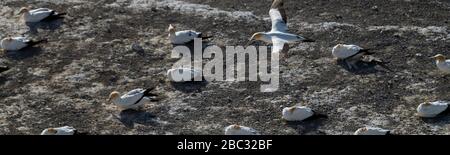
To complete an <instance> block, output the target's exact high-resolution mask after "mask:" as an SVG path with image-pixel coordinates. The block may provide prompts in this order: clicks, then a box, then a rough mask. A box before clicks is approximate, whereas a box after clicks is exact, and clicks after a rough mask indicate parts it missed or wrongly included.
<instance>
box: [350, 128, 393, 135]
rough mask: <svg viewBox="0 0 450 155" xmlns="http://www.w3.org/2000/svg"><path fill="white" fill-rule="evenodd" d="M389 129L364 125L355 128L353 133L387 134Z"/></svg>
mask: <svg viewBox="0 0 450 155" xmlns="http://www.w3.org/2000/svg"><path fill="white" fill-rule="evenodd" d="M389 134H390V131H389V130H385V129H382V128H375V127H364V128H359V129H358V130H356V132H355V133H354V135H389Z"/></svg>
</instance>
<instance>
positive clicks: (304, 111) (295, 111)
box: [282, 106, 326, 121]
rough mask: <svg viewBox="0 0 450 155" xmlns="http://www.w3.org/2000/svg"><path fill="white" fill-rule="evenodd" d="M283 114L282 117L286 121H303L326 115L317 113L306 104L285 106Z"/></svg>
mask: <svg viewBox="0 0 450 155" xmlns="http://www.w3.org/2000/svg"><path fill="white" fill-rule="evenodd" d="M282 115H283V116H282V119H283V120H286V121H303V120H306V119H309V118H313V117H326V116H325V115H322V114H317V113H315V112H314V111H313V110H312V109H311V108H308V107H305V106H293V107H288V108H284V109H283V112H282Z"/></svg>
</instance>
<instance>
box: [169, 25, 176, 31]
mask: <svg viewBox="0 0 450 155" xmlns="http://www.w3.org/2000/svg"><path fill="white" fill-rule="evenodd" d="M167 31H168V32H170V33H175V31H176V29H175V26H173V25H172V24H169V28H168V29H167Z"/></svg>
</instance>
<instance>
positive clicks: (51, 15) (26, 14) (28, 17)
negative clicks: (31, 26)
mask: <svg viewBox="0 0 450 155" xmlns="http://www.w3.org/2000/svg"><path fill="white" fill-rule="evenodd" d="M19 14H20V15H21V17H22V18H23V20H24V22H29V23H35V22H41V21H44V20H51V19H57V18H62V17H63V16H64V15H66V13H57V12H55V10H51V9H48V8H38V9H33V10H32V7H31V6H29V7H23V8H21V9H20V11H19Z"/></svg>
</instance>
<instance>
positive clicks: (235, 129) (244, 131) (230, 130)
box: [225, 124, 259, 135]
mask: <svg viewBox="0 0 450 155" xmlns="http://www.w3.org/2000/svg"><path fill="white" fill-rule="evenodd" d="M225 135H259V132H258V131H256V130H255V129H252V128H250V127H246V126H240V125H236V124H235V125H230V126H228V127H226V128H225Z"/></svg>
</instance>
